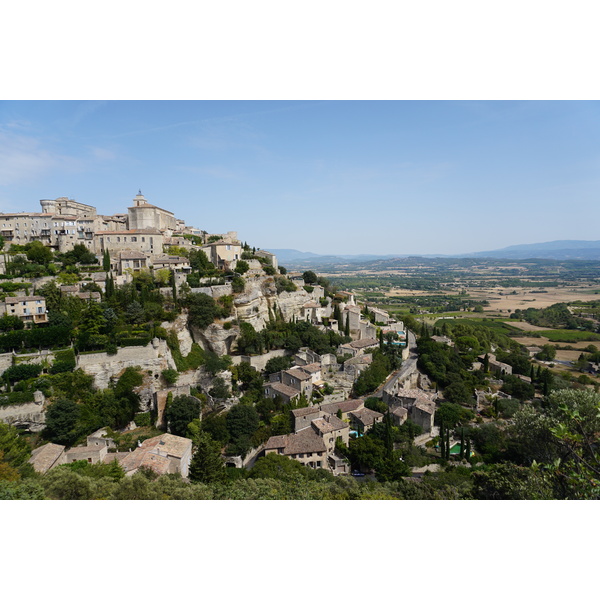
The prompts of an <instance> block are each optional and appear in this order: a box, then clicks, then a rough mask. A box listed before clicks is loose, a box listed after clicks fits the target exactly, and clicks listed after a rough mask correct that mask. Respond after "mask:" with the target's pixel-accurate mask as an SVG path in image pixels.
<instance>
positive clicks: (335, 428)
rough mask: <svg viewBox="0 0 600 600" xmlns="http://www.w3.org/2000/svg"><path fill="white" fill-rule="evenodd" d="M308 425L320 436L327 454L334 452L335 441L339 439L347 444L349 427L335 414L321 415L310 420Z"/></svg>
mask: <svg viewBox="0 0 600 600" xmlns="http://www.w3.org/2000/svg"><path fill="white" fill-rule="evenodd" d="M310 426H311V427H312V428H313V430H314V431H315V432H316V433H317V435H319V436H320V437H321V439H322V440H323V442H324V443H325V447H326V448H327V454H328V455H329V454H333V453H334V452H335V443H336V440H337V439H341V440H342V442H344V444H346V445H348V442H349V439H350V428H349V427H348V424H347V423H344V421H342V420H341V419H338V417H336V416H335V415H323V416H322V417H319V418H318V419H314V420H313V421H311V423H310Z"/></svg>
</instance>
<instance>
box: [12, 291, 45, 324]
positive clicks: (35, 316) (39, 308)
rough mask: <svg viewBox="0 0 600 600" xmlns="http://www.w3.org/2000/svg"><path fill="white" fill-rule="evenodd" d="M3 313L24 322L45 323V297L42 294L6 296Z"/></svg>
mask: <svg viewBox="0 0 600 600" xmlns="http://www.w3.org/2000/svg"><path fill="white" fill-rule="evenodd" d="M4 313H5V314H7V315H9V316H10V315H12V316H15V317H19V319H21V321H23V322H24V323H47V322H48V315H47V314H46V298H44V296H7V297H6V299H5V301H4Z"/></svg>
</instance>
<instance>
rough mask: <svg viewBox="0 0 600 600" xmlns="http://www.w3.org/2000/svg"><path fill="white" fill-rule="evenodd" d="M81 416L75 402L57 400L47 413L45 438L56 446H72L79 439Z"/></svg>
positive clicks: (62, 399) (64, 399)
mask: <svg viewBox="0 0 600 600" xmlns="http://www.w3.org/2000/svg"><path fill="white" fill-rule="evenodd" d="M79 414H80V409H79V406H78V405H77V403H76V402H74V401H73V400H70V399H67V398H59V399H58V400H55V401H54V402H53V403H52V404H51V405H50V407H49V408H48V410H47V411H46V428H45V429H44V437H45V438H46V439H49V440H50V441H52V442H55V443H56V444H63V445H65V446H69V445H71V444H72V443H73V442H75V440H76V439H77V437H78V432H77V430H76V426H77V420H78V418H79Z"/></svg>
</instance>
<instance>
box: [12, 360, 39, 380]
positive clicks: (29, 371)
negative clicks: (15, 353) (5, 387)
mask: <svg viewBox="0 0 600 600" xmlns="http://www.w3.org/2000/svg"><path fill="white" fill-rule="evenodd" d="M41 372H42V365H29V364H21V365H13V366H12V367H8V369H6V371H4V375H3V377H4V379H6V380H7V381H10V382H11V383H14V382H15V381H21V380H23V379H32V378H33V377H37V376H38V375H39V374H40V373H41Z"/></svg>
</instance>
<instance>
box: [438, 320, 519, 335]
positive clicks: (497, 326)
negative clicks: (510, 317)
mask: <svg viewBox="0 0 600 600" xmlns="http://www.w3.org/2000/svg"><path fill="white" fill-rule="evenodd" d="M456 322H460V323H464V324H465V325H475V326H482V325H483V327H489V328H490V329H494V330H496V331H498V332H500V333H504V334H505V335H511V334H512V335H515V334H517V335H522V334H523V331H522V330H520V329H518V328H517V327H513V326H512V325H507V324H506V323H503V322H502V321H501V320H500V319H498V320H495V319H485V318H483V319H473V318H467V319H452V320H449V319H440V320H439V321H436V323H435V326H436V327H438V328H440V327H442V326H443V325H444V323H456Z"/></svg>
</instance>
